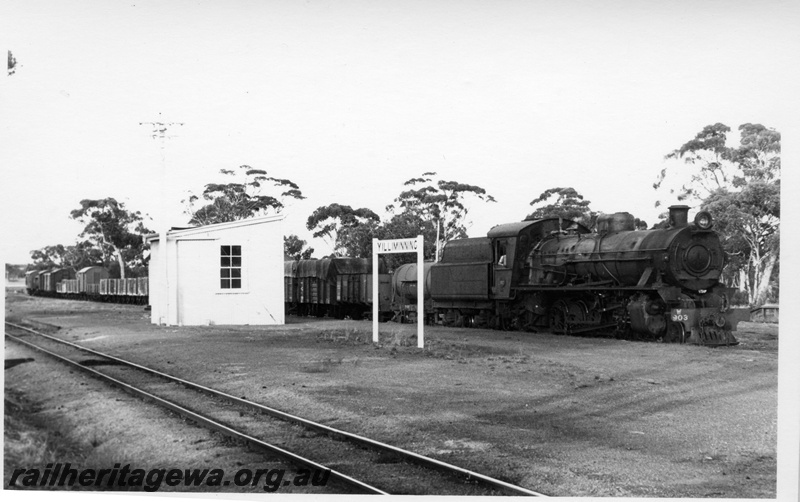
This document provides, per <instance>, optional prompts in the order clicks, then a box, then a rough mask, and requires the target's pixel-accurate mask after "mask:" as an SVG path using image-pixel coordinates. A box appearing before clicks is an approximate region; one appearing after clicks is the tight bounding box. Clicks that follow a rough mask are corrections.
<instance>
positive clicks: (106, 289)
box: [25, 266, 149, 305]
mask: <svg viewBox="0 0 800 502" xmlns="http://www.w3.org/2000/svg"><path fill="white" fill-rule="evenodd" d="M148 286H149V284H148V279H147V277H135V278H128V279H109V278H108V270H106V269H105V268H103V267H98V266H93V267H85V268H82V269H81V270H79V271H77V272H75V271H74V270H72V269H71V268H54V269H50V270H31V271H29V272H26V273H25V290H26V291H27V293H28V294H29V295H32V296H49V297H56V298H67V299H74V300H94V301H105V302H116V303H134V304H139V305H145V304H147V296H148V292H149V291H148Z"/></svg>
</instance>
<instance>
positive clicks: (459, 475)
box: [5, 322, 545, 496]
mask: <svg viewBox="0 0 800 502" xmlns="http://www.w3.org/2000/svg"><path fill="white" fill-rule="evenodd" d="M5 326H6V333H5V335H6V338H7V339H10V340H12V341H14V342H16V343H20V344H23V345H25V346H27V347H30V348H32V349H34V350H37V351H40V352H43V353H45V354H48V355H49V356H51V357H54V358H56V359H58V360H59V361H62V362H64V363H67V364H69V365H72V366H74V367H77V368H79V369H81V370H82V371H85V372H88V373H89V374H91V375H93V376H95V377H97V378H100V379H102V380H104V381H106V382H108V383H110V384H112V385H114V386H117V387H119V388H121V389H123V390H124V391H126V392H128V393H130V394H133V395H136V396H139V397H141V398H143V399H146V400H148V401H151V402H154V403H156V404H158V405H160V406H163V407H165V408H167V409H169V410H171V411H172V412H174V413H177V414H178V415H180V416H182V417H184V418H186V419H188V420H190V421H193V422H195V423H197V424H199V425H202V426H204V427H207V428H210V429H213V430H216V431H218V432H220V433H221V434H223V435H225V436H228V437H232V438H235V439H237V440H239V441H242V442H244V443H246V444H248V445H250V446H252V447H254V448H257V449H260V450H263V451H266V452H268V453H270V454H273V455H276V456H279V457H281V458H283V459H285V460H287V461H288V462H290V463H291V464H293V465H295V466H298V467H302V468H309V469H322V470H329V471H330V476H329V478H330V480H331V481H333V482H334V483H336V484H338V485H343V486H344V487H346V488H345V490H344V491H345V492H350V493H368V494H390V493H392V494H425V495H435V494H441V495H527V496H545V495H543V494H541V493H538V492H535V491H532V490H528V489H526V488H522V487H519V486H516V485H513V484H510V483H507V482H505V481H502V480H499V479H496V478H492V477H489V476H486V475H483V474H480V473H477V472H474V471H471V470H467V469H463V468H461V467H458V466H455V465H452V464H449V463H446V462H442V461H440V460H437V459H434V458H431V457H426V456H423V455H420V454H417V453H414V452H411V451H408V450H404V449H402V448H398V447H396V446H393V445H389V444H386V443H383V442H380V441H376V440H373V439H370V438H367V437H364V436H360V435H357V434H353V433H350V432H347V431H343V430H340V429H335V428H333V427H329V426H327V425H324V424H321V423H318V422H314V421H312V420H308V419H305V418H302V417H299V416H296V415H292V414H289V413H286V412H283V411H281V410H277V409H275V408H271V407H268V406H265V405H263V404H260V403H256V402H253V401H250V400H248V399H246V398H244V397H237V396H233V395H231V394H228V393H225V392H222V391H219V390H215V389H212V388H210V387H207V386H204V385H200V384H197V383H194V382H190V381H188V380H184V379H182V378H178V377H176V376H173V375H169V374H166V373H163V372H160V371H157V370H154V369H151V368H148V367H145V366H143V365H140V364H137V363H134V362H131V361H127V360H124V359H121V358H118V357H115V356H112V355H110V354H105V353H102V352H98V351H96V350H92V349H88V348H86V347H82V346H80V345H78V344H75V343H72V342H68V341H66V340H62V339H60V338H58V337H54V336H51V335H48V334H45V333H42V332H40V331H37V330H34V329H31V328H28V327H25V326H21V325H18V324H14V323H9V322H6V323H5ZM9 328H10V329H11V331H14V332H16V333H21V336H18V335H13V334H11V333H9ZM32 337H33V338H35V339H36V342H37V343H34V342H33V341H31V340H30V338H32ZM87 357H88V358H89V359H87ZM97 367H103V368H104V371H99V370H98V369H96V368H97ZM264 415H267V416H268V417H270V418H271V419H270V420H264V419H263V418H264ZM310 457H314V458H315V460H312V459H311V458H310ZM320 457H321V458H320ZM431 487H436V489H437V490H440V491H439V492H432V491H431ZM419 490H424V491H419Z"/></svg>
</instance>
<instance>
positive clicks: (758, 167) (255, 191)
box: [31, 123, 780, 304]
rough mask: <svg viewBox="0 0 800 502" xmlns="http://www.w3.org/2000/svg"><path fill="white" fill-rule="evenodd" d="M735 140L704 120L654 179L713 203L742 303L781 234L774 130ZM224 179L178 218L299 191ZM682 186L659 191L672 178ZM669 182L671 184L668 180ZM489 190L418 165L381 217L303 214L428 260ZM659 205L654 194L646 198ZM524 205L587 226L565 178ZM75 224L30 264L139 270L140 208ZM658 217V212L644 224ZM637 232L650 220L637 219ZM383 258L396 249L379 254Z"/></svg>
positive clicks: (274, 200)
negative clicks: (408, 243) (66, 237)
mask: <svg viewBox="0 0 800 502" xmlns="http://www.w3.org/2000/svg"><path fill="white" fill-rule="evenodd" d="M739 131H740V136H741V137H740V143H739V145H738V146H736V147H729V146H727V134H728V133H729V132H730V128H729V127H728V126H726V125H724V124H720V123H717V124H714V125H709V126H706V127H704V128H703V129H702V130H701V131H700V132H699V133H698V134H697V135H696V136H695V137H694V138H693V139H691V140H689V141H687V142H686V143H685V144H683V145H682V146H681V147H679V148H676V149H675V150H673V151H671V152H668V153H667V154H666V155H665V157H664V158H665V161H666V164H667V167H665V168H664V169H663V170H662V171H661V172H660V173H658V175H657V176H656V180H655V182H654V184H653V188H654V190H655V191H656V195H657V196H662V197H663V198H664V199H666V200H667V201H670V202H671V203H674V202H676V201H678V202H683V203H687V204H689V205H692V206H694V207H695V208H696V209H698V210H699V209H705V210H707V211H709V212H711V214H712V216H713V217H714V219H715V229H716V230H717V232H718V233H719V234H720V236H721V239H722V242H723V246H724V248H725V251H726V253H727V257H728V267H727V268H726V275H725V281H726V282H727V283H728V284H732V285H734V286H736V287H737V288H738V289H739V291H740V297H739V298H738V299H739V300H740V301H742V302H746V303H749V304H761V303H764V302H765V301H767V300H770V299H777V294H778V287H779V284H778V273H777V272H778V268H779V238H780V230H779V226H780V133H778V132H777V131H775V130H774V129H769V128H766V127H764V126H763V125H761V124H749V123H748V124H744V125H742V126H740V127H739ZM220 174H221V175H222V177H224V178H225V180H226V182H224V183H209V184H207V185H206V186H205V188H204V190H203V192H202V193H200V194H199V195H196V194H192V193H190V194H189V196H188V197H187V198H186V199H185V200H184V201H183V203H184V205H185V214H186V216H187V218H188V223H189V224H191V225H208V224H213V223H223V222H229V221H236V220H240V219H243V218H249V217H254V216H260V215H266V214H277V213H280V212H281V211H282V210H283V209H284V208H285V207H286V203H287V201H290V200H292V199H296V200H299V199H304V198H305V197H304V196H303V194H302V191H301V189H300V187H299V186H298V185H297V184H296V183H294V182H292V181H291V180H289V179H284V178H276V177H272V176H269V175H268V173H267V171H265V170H263V169H256V168H253V167H251V166H248V165H242V166H239V168H238V169H222V170H220ZM680 177H683V183H682V184H679V186H678V187H677V188H676V187H675V186H673V187H672V188H668V187H669V186H670V182H671V181H672V179H673V178H680ZM673 185H674V183H673ZM495 202H497V201H496V200H495V198H494V197H493V196H492V195H490V194H489V193H487V191H486V190H485V189H484V188H482V187H480V186H477V185H471V184H468V183H463V182H459V181H452V180H447V179H444V178H441V177H439V176H438V175H437V173H435V172H425V173H423V174H422V175H420V176H418V177H414V178H411V179H409V180H407V181H406V182H405V183H404V184H403V187H401V189H400V191H399V193H398V195H397V196H396V197H395V198H394V199H393V200H392V201H391V202H390V203H389V204H388V205H387V206H386V207H385V208H384V215H383V216H381V215H379V214H378V213H376V212H375V211H374V210H372V209H370V208H366V207H361V208H353V207H351V206H349V205H346V204H344V203H342V202H334V203H330V204H328V205H326V206H319V207H318V208H317V209H315V210H314V211H313V212H312V214H311V215H309V216H308V219H307V220H306V228H307V229H308V230H309V231H311V232H312V235H313V236H314V237H315V238H320V239H322V240H323V241H325V242H326V243H327V244H328V246H330V248H331V249H332V253H331V255H332V256H350V257H360V258H366V257H370V256H371V255H372V239H373V238H378V239H398V238H406V237H412V236H416V235H419V234H422V235H423V237H424V242H425V249H424V255H425V258H426V259H429V260H432V259H436V258H437V257H438V256H439V253H440V252H441V248H442V246H443V244H444V243H445V242H447V241H449V240H452V239H458V238H463V237H466V236H467V231H468V228H469V225H470V222H469V217H468V216H469V211H470V208H471V207H474V206H475V204H478V203H495ZM662 204H663V202H662V201H661V200H658V201H657V202H656V207H659V206H661V205H662ZM530 205H531V206H532V212H531V213H530V214H528V215H526V216H523V215H520V216H521V218H520V219H529V220H530V219H539V218H547V217H561V218H565V219H573V220H577V221H579V222H581V223H583V224H584V225H586V226H588V227H590V228H591V227H592V226H593V225H594V222H595V220H596V218H597V216H598V214H599V213H598V212H597V211H595V210H594V209H592V208H591V202H590V201H588V200H586V199H585V198H584V197H583V195H581V194H580V193H579V192H578V191H577V190H575V189H574V188H573V187H553V188H548V189H546V190H544V191H543V192H542V193H541V194H540V195H539V196H538V197H536V198H535V199H533V200H532V201H531V202H530ZM70 216H71V218H73V219H75V220H77V221H80V222H81V223H82V224H83V225H84V229H83V231H82V232H81V234H80V235H79V238H78V241H77V242H76V243H75V244H73V245H69V246H63V245H60V244H58V245H53V246H46V247H44V248H42V249H38V250H34V251H32V252H31V257H32V259H33V265H32V267H34V268H36V269H44V268H51V267H56V266H58V267H72V268H74V269H76V270H77V269H79V268H82V267H84V266H88V265H94V264H102V265H104V266H107V267H108V268H110V269H111V273H112V277H114V276H119V277H125V276H126V275H131V274H132V275H133V276H141V275H146V273H147V269H146V267H147V262H148V258H149V256H148V250H147V249H146V245H145V242H144V236H145V235H146V234H148V233H151V231H150V230H149V229H147V228H146V227H145V225H144V219H143V216H142V215H141V213H139V212H138V211H131V210H129V209H127V208H126V207H125V206H124V204H123V203H121V202H118V201H117V200H115V199H114V198H111V197H109V198H106V199H99V200H89V199H87V200H82V201H81V202H80V207H79V208H77V209H75V210H73V211H72V212H71V213H70ZM665 225H666V212H665V213H662V215H661V217H660V220H659V221H658V222H656V223H655V224H654V225H653V228H657V227H663V226H665ZM635 226H636V228H637V229H646V228H648V224H647V223H646V222H645V221H643V220H640V219H639V218H635ZM284 253H285V255H286V257H287V258H289V259H295V260H299V259H307V258H311V257H312V256H313V255H314V249H313V248H311V247H309V246H308V242H307V241H305V240H303V239H301V238H300V237H298V236H297V235H296V234H292V235H288V236H285V237H284ZM385 258H386V260H387V262H388V265H389V267H390V268H391V267H394V266H396V265H398V264H399V263H402V261H399V260H403V258H402V257H398V256H397V255H388V256H386V257H385Z"/></svg>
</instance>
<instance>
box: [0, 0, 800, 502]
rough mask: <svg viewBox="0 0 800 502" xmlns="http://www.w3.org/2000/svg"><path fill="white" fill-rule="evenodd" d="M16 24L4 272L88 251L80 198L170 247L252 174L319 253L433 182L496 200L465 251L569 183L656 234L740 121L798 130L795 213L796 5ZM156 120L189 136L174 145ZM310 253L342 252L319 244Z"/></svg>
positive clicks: (523, 6)
mask: <svg viewBox="0 0 800 502" xmlns="http://www.w3.org/2000/svg"><path fill="white" fill-rule="evenodd" d="M0 7H2V9H0V12H2V15H0V41H1V42H2V44H1V45H2V46H3V47H5V48H6V49H7V50H10V51H11V52H12V53H13V54H14V56H15V57H16V58H17V61H18V67H17V70H16V73H15V74H14V75H12V76H4V78H0V135H1V136H0V141H1V143H0V144H1V145H2V148H0V176H1V177H0V183H1V184H2V187H3V196H2V197H0V199H2V200H1V201H0V204H2V206H0V207H1V208H2V211H3V213H2V214H3V216H4V218H3V221H2V223H1V224H0V225H2V226H1V227H0V228H2V237H0V259H3V260H4V261H5V262H6V263H19V264H22V263H27V262H28V261H29V260H30V251H31V250H34V249H38V248H41V247H43V246H46V245H53V244H59V243H60V244H72V243H74V242H75V240H76V238H77V235H78V233H79V232H80V230H81V228H80V226H79V225H78V224H77V223H76V222H75V221H73V220H71V219H70V217H69V213H70V211H71V210H73V209H76V208H77V207H79V203H80V201H81V200H82V199H98V198H105V197H114V198H116V199H117V200H119V201H122V202H124V203H125V204H126V205H127V207H128V208H129V209H132V210H137V211H141V212H143V213H146V214H148V215H150V216H151V217H152V218H153V219H152V220H148V226H149V227H150V228H151V229H154V230H155V229H157V228H159V227H160V226H163V225H164V224H166V225H171V226H182V225H185V224H186V223H187V220H188V218H187V217H186V215H185V214H183V209H184V208H183V206H182V205H181V204H180V201H181V200H182V199H185V198H186V197H187V195H188V191H193V192H195V193H199V192H201V191H202V189H203V187H204V186H205V185H206V184H207V183H211V182H218V181H221V179H220V178H219V176H218V172H219V170H220V169H235V168H237V167H238V166H240V165H245V164H246V165H250V166H252V167H254V168H258V169H264V170H266V171H267V172H268V173H269V175H271V176H275V177H278V178H288V179H291V180H292V181H294V182H296V183H297V184H298V185H299V186H300V188H301V190H302V192H303V194H304V195H305V196H306V197H307V198H306V199H305V200H303V201H301V202H296V203H293V204H291V205H290V206H289V207H288V208H287V210H286V211H285V213H284V214H285V215H286V220H285V224H284V231H285V233H287V234H297V235H299V236H300V237H301V238H304V239H306V240H311V233H310V232H309V231H308V230H306V228H305V221H306V219H307V218H308V216H309V215H310V214H311V213H312V212H313V211H314V209H316V208H317V207H320V206H325V205H328V204H331V203H334V202H336V203H340V204H346V205H350V206H353V207H369V208H371V209H373V210H374V211H376V212H378V213H379V214H381V215H383V214H384V213H383V211H382V209H383V208H384V207H385V206H386V205H388V204H390V203H391V202H392V201H393V199H394V198H395V197H396V196H397V195H398V194H399V193H400V192H401V191H402V190H403V182H404V181H406V180H408V179H410V178H412V177H416V176H419V175H420V174H421V173H423V172H427V171H434V172H437V173H438V175H439V177H441V178H443V179H448V180H455V181H459V182H462V183H469V184H473V185H478V186H481V187H483V188H484V189H486V191H487V192H488V193H489V194H491V195H492V196H493V197H494V198H495V199H496V200H497V202H496V203H489V204H484V203H481V202H478V201H475V202H474V203H471V204H470V205H469V207H470V214H469V216H470V218H469V219H470V220H471V222H472V223H471V226H470V228H469V233H470V235H471V236H481V235H485V233H486V232H487V231H488V230H489V228H491V227H492V226H494V225H495V224H498V223H507V222H512V221H519V220H521V219H523V218H524V217H525V216H526V215H527V214H529V213H530V212H531V211H532V208H531V206H530V205H529V203H530V202H531V201H532V200H533V199H535V198H536V197H537V196H538V195H539V194H541V193H542V192H543V191H545V190H547V189H548V188H552V187H573V188H575V189H576V190H578V192H579V193H581V194H583V195H584V196H585V198H586V199H587V200H589V201H591V207H592V209H594V210H596V211H603V212H616V211H628V212H630V213H632V214H634V215H635V216H637V217H640V218H643V219H644V220H646V221H648V222H651V223H652V222H654V221H655V220H656V219H657V216H658V213H659V212H660V210H658V209H656V208H655V207H654V202H655V201H656V200H657V199H659V198H663V197H664V196H663V194H658V193H656V192H655V191H654V190H653V188H652V184H653V182H654V181H655V179H656V176H657V175H658V173H659V172H660V171H661V170H662V169H664V168H665V167H666V168H669V169H672V170H675V169H678V168H679V167H680V164H679V163H675V162H672V163H670V162H668V161H665V160H664V156H665V155H666V154H667V153H669V152H671V151H672V150H674V149H676V148H678V147H680V146H681V145H682V144H684V143H685V142H686V141H688V140H690V139H692V138H693V137H694V135H695V134H696V133H697V132H699V131H700V130H701V129H702V128H703V127H704V126H706V125H709V124H714V123H717V122H721V123H724V124H726V125H728V126H729V127H731V129H732V132H731V134H730V136H729V145H730V146H735V145H736V144H738V131H737V128H738V126H739V125H741V124H744V123H749V122H752V123H761V124H763V125H765V126H767V127H771V128H775V129H776V130H778V131H780V132H781V133H782V138H783V139H782V147H783V178H782V180H783V181H782V187H783V199H782V201H783V208H782V211H783V214H784V215H787V214H789V215H791V214H795V215H796V214H798V213H800V208H799V207H798V206H800V202H799V201H800V197H796V196H795V194H796V193H797V190H796V189H797V187H798V183H797V181H798V172H797V169H796V167H797V163H798V159H800V156H798V153H797V150H798V149H797V144H798V142H797V139H798V132H799V131H800V128H798V117H800V106H798V104H800V92H798V91H799V90H800V89H798V84H797V83H798V81H800V79H798V68H800V64H799V63H800V57H798V56H800V29H798V27H800V2H796V1H794V0H761V1H758V2H754V1H752V0H747V1H744V0H726V1H721V0H720V1H718V0H673V1H668V2H665V1H662V0H658V1H651V0H585V1H582V0H559V1H556V0H491V1H490V0H458V1H456V0H402V1H401V0H338V1H321V0H308V1H304V2H303V1H299V0H285V1H281V0H252V1H248V0H224V1H222V0H217V1H208V0H193V1H188V0H159V1H155V0H126V1H116V0H70V1H69V2H64V1H56V0H2V1H0ZM148 122H170V123H176V124H177V123H180V124H182V125H173V126H171V127H169V128H168V134H169V136H170V138H169V139H166V140H164V141H163V142H161V141H159V140H155V139H153V138H152V137H151V133H152V128H151V127H150V126H148V125H147V124H146V123H148ZM143 123H144V124H143ZM162 147H163V148H162ZM674 202H675V201H674V200H673V201H670V200H665V204H667V205H668V204H669V203H674ZM162 203H163V204H162ZM162 205H163V207H164V210H163V213H162ZM785 218H786V217H785ZM788 221H789V222H790V225H791V221H792V220H791V219H789V220H788ZM791 228H792V227H790V229H789V230H788V231H787V230H784V233H783V236H784V239H783V240H782V244H783V245H784V249H787V246H789V245H791V244H790V243H791V242H792V237H793V232H792V231H791ZM795 242H796V240H795ZM787 243H789V244H787ZM312 245H313V246H314V247H315V248H316V249H317V254H316V256H322V255H323V254H326V252H327V250H326V248H325V244H324V243H321V242H318V241H314V242H312ZM328 249H329V248H328ZM783 258H784V259H783V260H782V261H781V274H782V275H784V276H786V277H796V276H798V275H800V269H799V268H798V267H797V260H796V259H795V258H794V257H793V255H792V253H790V252H789V253H787V252H784V253H783ZM781 283H782V291H781V296H782V303H784V304H785V305H786V304H791V299H792V298H794V299H797V298H798V294H797V293H798V291H797V289H798V288H797V285H796V281H788V280H783V281H781ZM787 298H789V301H788V302H787V300H786V299H787ZM791 310H793V309H784V311H782V312H781V317H782V319H781V324H782V325H787V326H794V325H796V324H793V323H791V322H790V323H789V324H785V321H786V320H787V319H788V317H787V316H788V315H794V313H792V312H791ZM795 310H796V309H795ZM784 314H786V316H785V315H784ZM790 338H791V337H790ZM797 344H798V343H797V342H795V341H793V340H791V339H788V338H787V340H786V343H784V340H781V354H780V358H781V359H782V361H781V362H780V367H781V368H782V370H781V371H782V373H783V374H782V375H781V382H782V383H781V387H780V392H781V394H782V397H781V399H780V405H779V408H780V410H779V412H780V414H781V415H780V416H781V417H784V419H785V418H786V417H787V416H789V417H793V420H794V422H796V421H797V420H796V418H797V416H798V411H797V403H796V400H795V399H794V397H795V396H796V391H797V385H796V384H792V385H794V386H792V385H789V386H787V382H789V383H791V382H794V381H795V380H794V379H792V378H791V377H790V378H789V379H787V378H786V377H785V371H787V368H788V367H790V366H796V358H794V359H788V358H789V357H790V356H791V354H797V353H798V351H797ZM787 349H788V350H789V351H788V352H787ZM787 392H789V393H790V394H791V395H792V398H790V399H784V397H783V396H786V395H787V394H786V393H787ZM787 410H788V411H787ZM787 413H789V414H788V415H787ZM794 422H792V424H790V430H789V432H788V435H787V433H786V425H787V424H786V421H785V420H783V421H782V422H781V426H782V429H781V434H782V435H781V439H782V441H781V445H779V451H778V453H779V459H780V460H781V462H780V463H779V466H780V467H779V486H778V488H779V490H784V493H786V492H785V490H786V488H787V485H786V482H785V481H783V480H786V479H790V480H791V479H794V480H795V481H794V482H793V483H794V484H791V483H792V482H791V481H790V482H789V484H790V486H789V487H788V488H789V490H790V491H792V490H793V491H794V493H796V492H797V488H798V487H797V481H796V480H797V461H796V450H797V446H798V441H799V440H798V437H799V436H798V430H797V427H796V425H797V424H796V423H794ZM784 440H786V442H784ZM786 445H788V446H786ZM787 451H790V454H789V457H787V456H786V452H787ZM787 458H792V459H794V460H791V461H789V462H785V460H786V459H787ZM787 469H788V474H789V476H788V477H787V476H784V474H786V473H787ZM781 483H783V484H781Z"/></svg>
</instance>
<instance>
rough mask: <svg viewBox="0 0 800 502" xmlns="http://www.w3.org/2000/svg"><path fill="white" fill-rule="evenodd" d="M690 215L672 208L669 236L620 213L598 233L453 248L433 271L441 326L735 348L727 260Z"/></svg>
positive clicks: (544, 234)
mask: <svg viewBox="0 0 800 502" xmlns="http://www.w3.org/2000/svg"><path fill="white" fill-rule="evenodd" d="M688 210H689V208H688V206H672V207H670V213H669V227H668V228H665V229H653V230H635V229H634V224H633V222H634V219H633V216H631V215H630V214H629V213H615V214H613V215H605V216H602V217H600V218H598V222H597V226H596V231H594V232H592V231H590V230H589V229H588V228H586V227H584V226H583V225H580V224H579V223H576V222H573V221H570V220H562V219H559V218H551V219H543V220H534V221H523V222H518V223H509V224H504V225H498V226H496V227H494V228H492V229H491V230H490V231H489V233H488V235H487V237H484V238H469V239H459V240H455V241H450V242H448V243H447V244H446V245H445V247H444V250H443V253H442V259H441V261H440V262H438V263H435V264H434V265H432V267H431V271H430V274H431V283H430V297H431V300H432V302H433V309H434V310H435V313H436V321H437V322H439V323H442V324H444V325H448V326H487V327H492V328H498V329H524V330H531V331H539V330H541V331H549V332H553V333H558V334H576V333H582V332H589V331H592V332H597V331H605V332H608V333H613V334H615V335H616V336H618V337H622V338H638V339H650V340H662V341H666V342H680V343H683V342H686V343H696V344H703V345H732V344H736V343H738V342H737V341H736V339H735V337H734V336H733V334H732V331H734V330H735V329H736V324H737V323H738V320H739V318H738V315H737V314H735V313H734V312H732V311H731V310H730V305H729V299H730V298H731V296H732V293H733V291H732V289H731V288H727V287H725V286H724V285H722V284H721V283H720V282H719V278H720V276H721V273H722V268H723V266H724V265H725V253H724V251H723V249H722V246H721V244H720V242H719V237H718V235H717V234H716V233H715V232H714V231H712V230H711V228H712V225H713V223H712V219H711V215H710V214H709V213H707V212H705V211H701V212H699V213H698V214H697V215H696V216H695V218H694V222H693V223H689V221H688Z"/></svg>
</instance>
